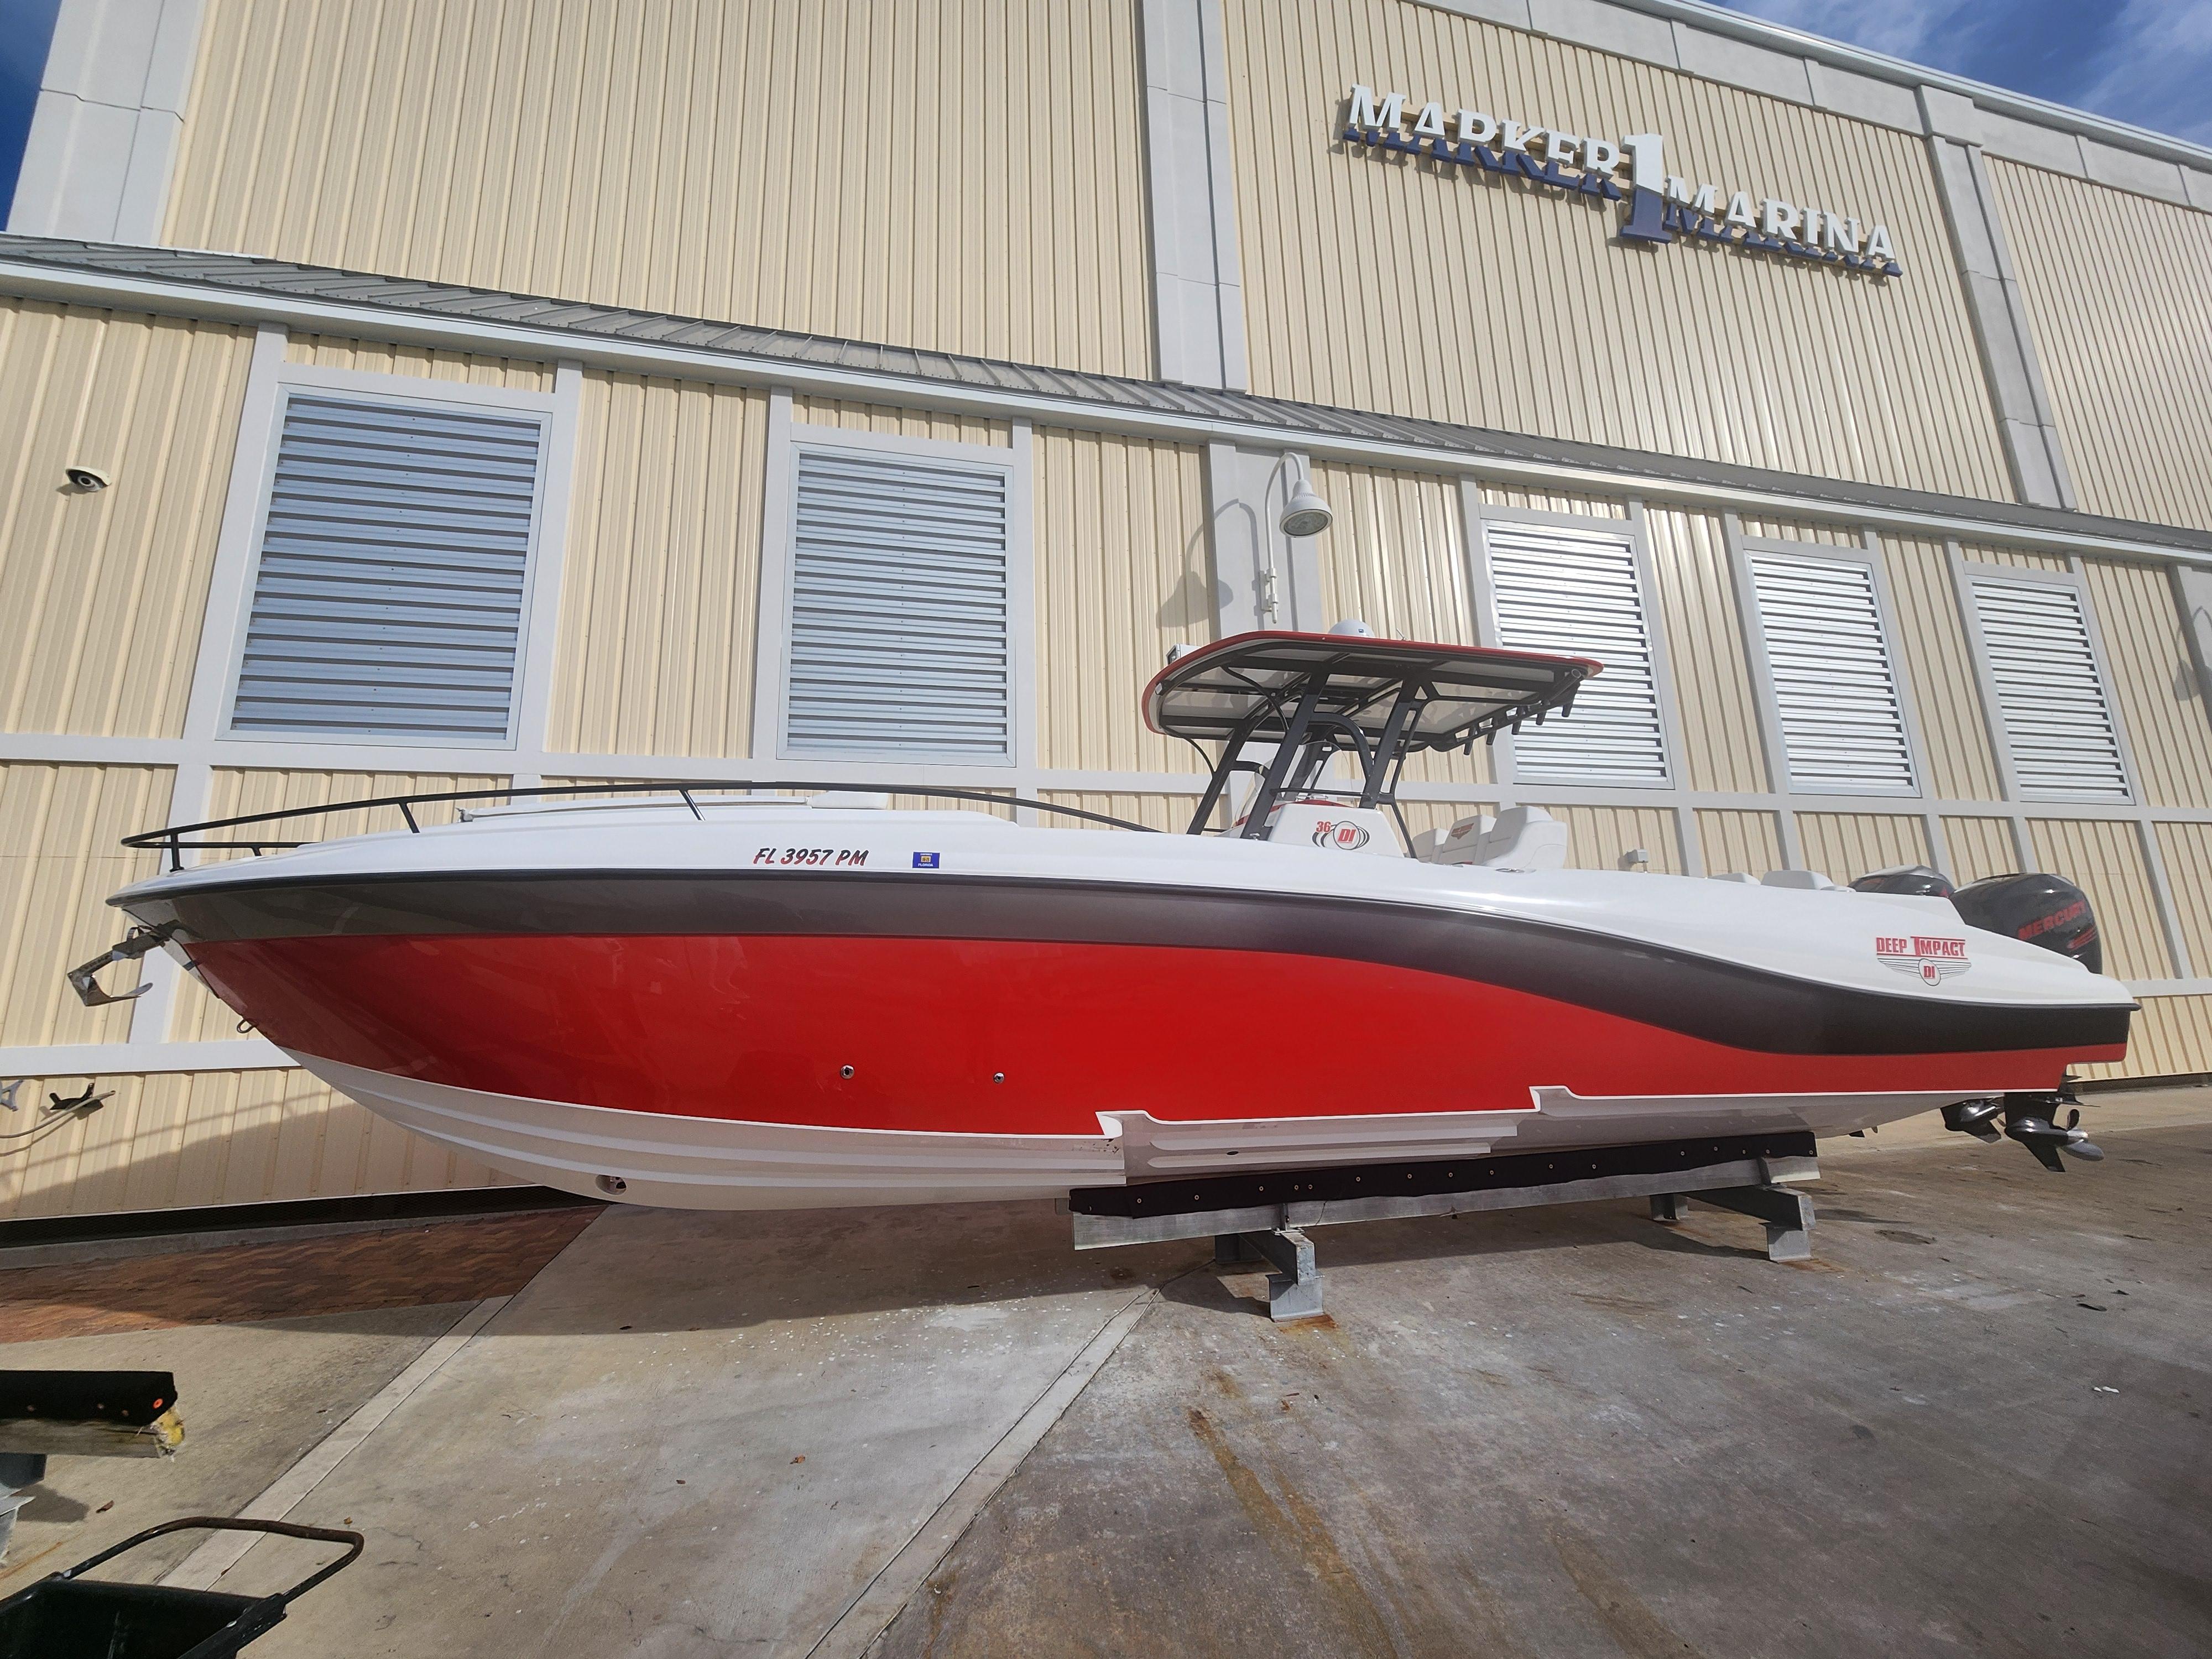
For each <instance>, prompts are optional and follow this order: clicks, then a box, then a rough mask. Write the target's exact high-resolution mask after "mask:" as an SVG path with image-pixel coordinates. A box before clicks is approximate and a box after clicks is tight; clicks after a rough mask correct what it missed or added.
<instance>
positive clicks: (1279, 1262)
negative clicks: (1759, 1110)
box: [1067, 1133, 1820, 1320]
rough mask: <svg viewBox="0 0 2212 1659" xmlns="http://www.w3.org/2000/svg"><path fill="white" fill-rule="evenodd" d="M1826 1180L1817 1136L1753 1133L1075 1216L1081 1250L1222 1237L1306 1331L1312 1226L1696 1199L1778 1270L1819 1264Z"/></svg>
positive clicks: (1133, 1199)
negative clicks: (1810, 1189)
mask: <svg viewBox="0 0 2212 1659" xmlns="http://www.w3.org/2000/svg"><path fill="white" fill-rule="evenodd" d="M1819 1178H1820V1164H1819V1161H1818V1159H1817V1158H1815V1157H1814V1145H1813V1137H1812V1136H1811V1135H1809V1134H1803V1133H1798V1134H1780V1135H1744V1136H1735V1137H1729V1138H1723V1139H1712V1140H1693V1141H1663V1142H1658V1143H1654V1144H1649V1145H1645V1146H1611V1147H1600V1148H1596V1149H1594V1150H1589V1151H1580V1152H1522V1153H1516V1154H1514V1155H1513V1156H1510V1157H1505V1158H1455V1159H1451V1160H1448V1161H1439V1162H1429V1163H1419V1164H1360V1165H1356V1166H1352V1167H1348V1168H1338V1169H1328V1170H1275V1171H1270V1172H1267V1173H1265V1174H1260V1175H1249V1176H1200V1177H1197V1178H1195V1179H1186V1180H1180V1181H1176V1180H1168V1181H1147V1182H1136V1183H1134V1184H1132V1185H1129V1186H1126V1187H1087V1188H1079V1189H1078V1190H1077V1191H1074V1192H1071V1193H1070V1194H1068V1195H1067V1207H1068V1211H1069V1213H1070V1215H1071V1217H1072V1218H1073V1224H1074V1231H1075V1248H1076V1249H1079V1250H1096V1249H1108V1248H1110V1247H1112V1246H1115V1245H1121V1244H1156V1243H1162V1242H1164V1241H1166V1240H1169V1239H1177V1238H1204V1237H1208V1236H1209V1235H1210V1236H1212V1238H1213V1239H1214V1241H1215V1243H1214V1257H1215V1260H1216V1261H1217V1262H1218V1263H1220V1264H1222V1265H1225V1266H1227V1265H1232V1264H1243V1263H1250V1262H1255V1261H1265V1262H1267V1264H1268V1265H1269V1266H1270V1267H1273V1268H1274V1269H1275V1271H1274V1272H1273V1273H1269V1274H1268V1276H1267V1312H1268V1314H1269V1316H1271V1317H1273V1318H1274V1319H1277V1320H1293V1319H1310V1318H1312V1317H1314V1316H1316V1315H1318V1314H1320V1313H1321V1312H1322V1275H1321V1272H1320V1270H1319V1268H1318V1267H1316V1265H1315V1258H1314V1247H1313V1242H1312V1241H1311V1240H1310V1238H1308V1237H1306V1233H1305V1230H1306V1229H1307V1228H1309V1227H1324V1226H1341V1225H1347V1224H1349V1223H1352V1222H1355V1221H1395V1220H1400V1219H1402V1218H1407V1217H1410V1216H1425V1215H1465V1214H1473V1213H1476V1212H1481V1211H1485V1210H1517V1209H1527V1208H1530V1207H1533V1206H1538V1205H1546V1204H1587V1203H1591V1202H1594V1201H1596V1200H1601V1199H1622V1198H1643V1199H1648V1200H1650V1206H1651V1218H1652V1219H1653V1220H1655V1221H1660V1222H1667V1223H1675V1222H1680V1220H1681V1219H1682V1218H1684V1216H1685V1215H1686V1213H1687V1210H1688V1205H1689V1200H1691V1199H1692V1197H1694V1198H1696V1199H1697V1200H1699V1202H1700V1203H1705V1204H1711V1205H1715V1206H1718V1207H1720V1208H1722V1209H1728V1210H1735V1211H1737V1212H1740V1213H1741V1214H1744V1215H1748V1216H1751V1217H1753V1218H1756V1219H1758V1220H1759V1221H1761V1222H1764V1223H1765V1225H1766V1254H1767V1257H1768V1259H1769V1260H1770V1261H1804V1260H1806V1259H1807V1258H1808V1256H1810V1255H1812V1238H1811V1232H1812V1227H1813V1203H1812V1200H1810V1199H1808V1198H1807V1197H1806V1196H1805V1194H1802V1192H1799V1191H1797V1190H1796V1183H1798V1182H1808V1181H1814V1180H1818V1179H1819Z"/></svg>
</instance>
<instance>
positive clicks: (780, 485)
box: [752, 387, 1036, 787]
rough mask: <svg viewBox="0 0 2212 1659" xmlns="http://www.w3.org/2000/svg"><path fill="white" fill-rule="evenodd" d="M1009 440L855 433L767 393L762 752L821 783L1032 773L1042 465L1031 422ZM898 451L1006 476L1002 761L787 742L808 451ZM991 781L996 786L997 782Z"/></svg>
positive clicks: (784, 395) (759, 698) (757, 736)
mask: <svg viewBox="0 0 2212 1659" xmlns="http://www.w3.org/2000/svg"><path fill="white" fill-rule="evenodd" d="M1011 436H1012V441H1011V442H1010V443H1007V444H1003V445H1001V444H969V443H957V442H952V441H946V440H943V439H937V438H908V437H903V436H899V435H892V434H889V433H880V432H856V431H853V430H850V429H848V428H843V427H836V426H830V425H827V424H817V423H815V422H807V421H800V420H798V419H796V418H795V417H794V416H793V410H792V397H791V393H790V392H789V391H788V390H787V389H785V388H781V387H778V388H777V389H776V390H775V392H773V393H772V394H771V395H770V398H769V432H768V476H767V481H766V488H764V489H763V490H762V492H761V497H762V503H761V513H762V525H761V565H760V570H761V576H760V580H761V596H760V620H759V624H758V626H759V635H758V639H757V644H756V648H755V651H754V653H753V659H754V681H753V741H752V750H753V753H754V754H755V755H756V756H758V757H764V758H771V759H773V760H775V762H776V763H778V765H779V768H780V769H791V768H804V769H805V771H806V772H807V773H808V774H809V775H813V776H817V777H820V778H821V779H822V780H823V781H825V782H839V781H846V780H848V779H865V778H869V777H876V776H881V775H884V773H885V772H886V771H889V770H890V769H899V770H904V769H908V768H927V769H931V770H933V771H959V770H963V769H965V770H970V771H985V772H988V773H991V774H993V775H996V774H998V773H1001V772H1006V773H1012V774H1015V775H1018V776H1021V777H1024V778H1025V777H1026V776H1027V775H1029V774H1030V772H1032V771H1033V770H1034V769H1035V768H1036V536H1035V532H1034V503H1033V496H1034V493H1035V477H1036V466H1035V458H1034V455H1033V453H1032V449H1031V444H1030V427H1029V422H1026V421H1017V422H1013V426H1012V435H1011ZM808 451H811V452H817V453H839V452H842V453H865V454H875V455H896V456H900V457H903V458H907V459H920V460H939V461H948V462H953V463H956V464H957V465H961V466H964V467H971V468H973V467H988V468H994V469H996V470H997V471H1000V472H1002V473H1004V474H1005V475H1006V611H1007V615H1006V661H1007V669H1006V678H1007V686H1006V714H1007V726H1008V729H1007V744H1006V756H1005V757H1004V758H985V757H975V756H957V755H947V756H941V757H940V756H932V755H916V754H913V753H908V752H902V751H899V750H889V749H887V750H884V751H883V753H882V754H881V755H879V756H866V755H863V756H854V757H833V756H824V755H822V754H819V753H816V752H811V751H798V750H793V749H792V748H791V746H790V744H789V743H788V742H787V738H786V729H785V728H786V724H787V721H786V716H787V713H788V709H787V706H786V705H787V693H788V689H789V679H788V675H789V669H790V662H791V594H792V586H793V567H792V560H793V535H792V532H793V526H794V524H795V522H796V520H797V515H798V511H799V465H798V461H799V455H800V453H802V452H808ZM994 787H996V786H995V785H994Z"/></svg>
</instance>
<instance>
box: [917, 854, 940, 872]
mask: <svg viewBox="0 0 2212 1659" xmlns="http://www.w3.org/2000/svg"><path fill="white" fill-rule="evenodd" d="M914 867H915V869H917V870H934V869H935V868H937V854H934V853H916V854H915V855H914Z"/></svg>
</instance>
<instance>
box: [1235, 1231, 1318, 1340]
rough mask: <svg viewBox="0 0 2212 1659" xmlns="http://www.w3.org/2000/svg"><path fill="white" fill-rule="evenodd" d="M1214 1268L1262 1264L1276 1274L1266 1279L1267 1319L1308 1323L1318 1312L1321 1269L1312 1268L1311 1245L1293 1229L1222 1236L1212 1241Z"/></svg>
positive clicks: (1312, 1255) (1300, 1233)
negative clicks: (1251, 1262)
mask: <svg viewBox="0 0 2212 1659" xmlns="http://www.w3.org/2000/svg"><path fill="white" fill-rule="evenodd" d="M1213 1260H1214V1262H1215V1264H1216V1265H1217V1266H1220V1267H1229V1266H1233V1265H1236V1264H1237V1263H1240V1262H1246V1261H1265V1262H1266V1263H1267V1265H1268V1266H1269V1267H1273V1268H1275V1269H1276V1271H1275V1272H1273V1273H1269V1274H1268V1275H1267V1317H1268V1318H1270V1319H1272V1320H1274V1321H1276V1322H1278V1323H1280V1322H1282V1321H1284V1320H1286V1319H1310V1318H1312V1317H1313V1316H1315V1315H1316V1314H1318V1313H1319V1312H1320V1311H1321V1269H1320V1268H1318V1267H1315V1266H1314V1247H1313V1241H1312V1240H1311V1239H1310V1238H1308V1237H1306V1236H1305V1234H1304V1233H1303V1232H1301V1231H1298V1229H1297V1228H1296V1227H1278V1228H1275V1229H1273V1231H1268V1232H1264V1233H1222V1234H1220V1235H1218V1237H1216V1238H1215V1239H1214V1241H1213Z"/></svg>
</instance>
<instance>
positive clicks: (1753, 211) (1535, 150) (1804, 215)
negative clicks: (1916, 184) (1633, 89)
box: [1342, 83, 1905, 278]
mask: <svg viewBox="0 0 2212 1659" xmlns="http://www.w3.org/2000/svg"><path fill="white" fill-rule="evenodd" d="M1342 137H1343V138H1344V141H1345V142H1346V143H1353V144H1364V145H1365V146H1367V147H1368V148H1369V149H1383V150H1397V151H1401V152H1402V153H1404V154H1406V155H1418V156H1421V157H1423V158H1425V159H1426V160H1430V161H1440V162H1443V163H1444V164H1445V165H1447V166H1453V167H1476V168H1480V170H1481V171H1483V172H1485V173H1501V174H1503V175H1504V176H1505V177H1507V178H1517V179H1525V180H1526V181H1527V182H1528V183H1529V184H1531V185H1538V186H1541V187H1542V188H1546V189H1549V190H1555V191H1562V192H1564V193H1566V194H1569V195H1575V196H1595V197H1601V198H1603V199H1604V200H1606V201H1608V202H1626V204H1627V206H1626V210H1624V212H1623V215H1622V218H1621V222H1620V238H1621V240H1624V241H1631V242H1671V241H1673V240H1674V239H1675V238H1676V237H1678V236H1680V237H1684V238H1688V239H1692V240H1699V241H1705V242H1722V243H1725V244H1727V245H1728V246H1731V247H1739V248H1742V249H1744V250H1745V251H1746V252H1753V253H1767V254H1773V255H1776V256H1778V257H1779V258H1787V259H1799V260H1804V261H1808V262H1809V263H1812V264H1830V265H1839V266H1841V267H1843V268H1844V269H1845V270H1856V271H1860V272H1863V273H1864V274H1865V275H1867V276H1873V277H1876V278H1886V277H1892V276H1903V275H1904V274H1905V268H1904V266H1902V265H1900V264H1898V262H1897V251H1896V249H1895V248H1894V247H1893V246H1892V245H1891V241H1890V234H1889V228H1888V227H1887V225H1883V224H1879V223H1876V224H1875V225H1873V226H1871V227H1869V226H1867V225H1866V224H1865V223H1863V222H1862V221H1861V220H1859V219H1857V218H1856V217H1854V216H1850V215H1849V214H1843V213H1836V212H1832V211H1831V210H1829V209H1827V208H1826V207H1806V206H1801V205H1800V204H1797V203H1795V202H1788V201H1784V200H1782V199H1781V198H1780V197H1772V196H1762V197H1756V198H1754V197H1753V195H1752V193H1751V192H1750V191H1747V190H1736V191H1724V190H1723V187H1722V186H1721V185H1712V184H1705V183H1703V182H1699V183H1698V184H1696V185H1692V184H1691V182H1690V181H1689V180H1688V179H1685V178H1681V177H1680V176H1678V175H1675V174H1671V173H1668V171H1667V141H1666V139H1665V137H1663V136H1662V135H1661V134H1658V133H1656V132H1644V133H1637V134H1634V135H1632V136H1631V137H1626V138H1622V139H1620V140H1618V141H1614V140H1611V139H1605V138H1586V137H1583V136H1582V135H1580V134H1579V133H1572V132H1568V131H1565V130H1564V129H1562V128H1557V127H1546V126H1528V125H1522V123H1520V122H1518V121H1503V120H1494V119H1492V118H1491V117H1490V116H1488V115H1486V114H1485V113H1483V112H1481V111H1480V110H1468V109H1462V110H1456V111H1455V112H1453V114H1452V115H1451V116H1450V118H1449V119H1447V118H1446V117H1445V115H1444V108H1443V105H1442V104H1440V103H1427V104H1423V105H1421V106H1419V108H1417V109H1412V110H1410V111H1409V109H1408V106H1407V97H1406V94H1404V93H1402V92H1392V93H1385V94H1383V96H1381V97H1380V98H1378V97H1376V94H1375V93H1374V91H1373V90H1372V89H1371V88H1368V87H1364V86H1360V85H1358V84H1357V83H1355V84H1354V85H1353V87H1352V96H1351V98H1350V99H1349V100H1347V103H1346V112H1345V117H1344V131H1343V134H1342ZM1624 169H1625V170H1626V173H1627V174H1628V185H1627V188H1626V190H1624V189H1623V188H1622V187H1621V185H1620V183H1619V181H1618V175H1619V174H1620V173H1621V172H1622V171H1623V170H1624Z"/></svg>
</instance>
